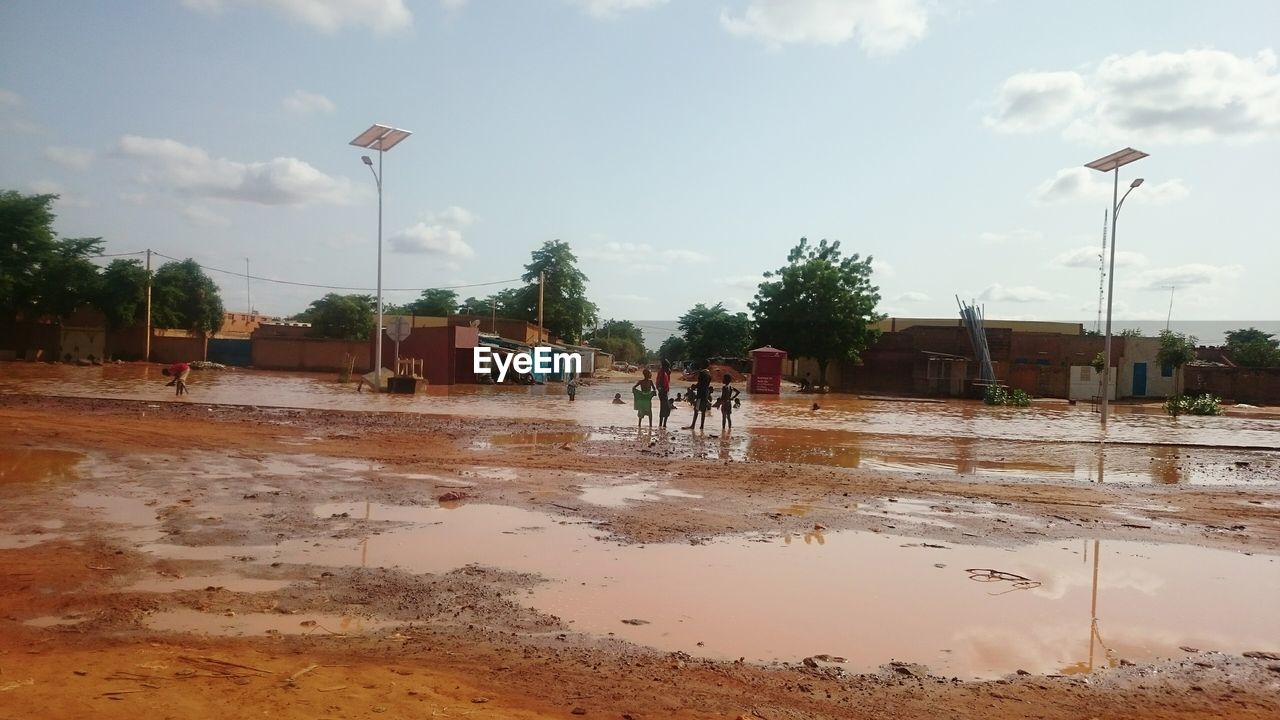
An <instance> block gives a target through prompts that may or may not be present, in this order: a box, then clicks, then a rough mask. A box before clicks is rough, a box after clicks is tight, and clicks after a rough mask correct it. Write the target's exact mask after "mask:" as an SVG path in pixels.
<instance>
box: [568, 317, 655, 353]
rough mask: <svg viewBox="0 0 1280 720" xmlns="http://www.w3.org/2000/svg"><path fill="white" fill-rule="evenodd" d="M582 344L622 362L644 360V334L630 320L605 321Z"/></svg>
mask: <svg viewBox="0 0 1280 720" xmlns="http://www.w3.org/2000/svg"><path fill="white" fill-rule="evenodd" d="M583 342H585V343H587V344H589V345H592V346H595V347H598V348H600V349H601V350H604V351H605V352H607V353H609V354H610V355H613V357H614V359H616V360H620V361H622V362H631V363H639V362H643V361H644V358H645V352H646V351H645V347H644V333H642V332H640V328H638V327H636V326H635V325H634V324H633V323H632V322H631V321H630V320H605V321H604V323H603V324H602V325H601V326H600V327H598V328H596V329H595V330H594V331H592V332H591V334H590V335H588V336H587V338H586V339H585V340H584V341H583Z"/></svg>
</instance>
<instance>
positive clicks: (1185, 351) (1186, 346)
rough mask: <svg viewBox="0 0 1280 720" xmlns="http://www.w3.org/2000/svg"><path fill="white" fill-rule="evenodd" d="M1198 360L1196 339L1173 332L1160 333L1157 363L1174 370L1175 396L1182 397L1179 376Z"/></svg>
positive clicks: (1162, 331) (1163, 331)
mask: <svg viewBox="0 0 1280 720" xmlns="http://www.w3.org/2000/svg"><path fill="white" fill-rule="evenodd" d="M1195 359H1196V339H1195V338H1194V337H1190V336H1188V335H1184V334H1182V333H1179V332H1173V331H1171V330H1161V331H1160V349H1159V350H1157V351H1156V362H1158V363H1160V367H1171V368H1173V394H1174V395H1181V394H1182V392H1181V391H1180V390H1179V389H1178V384H1179V383H1178V381H1179V376H1180V375H1181V368H1182V366H1183V365H1186V364H1187V363H1189V362H1191V361H1192V360H1195Z"/></svg>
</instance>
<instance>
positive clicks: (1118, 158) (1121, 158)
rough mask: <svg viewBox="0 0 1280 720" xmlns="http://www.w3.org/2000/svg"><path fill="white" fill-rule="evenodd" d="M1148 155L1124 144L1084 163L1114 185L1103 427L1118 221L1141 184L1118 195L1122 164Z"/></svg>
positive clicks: (1108, 385)
mask: <svg viewBox="0 0 1280 720" xmlns="http://www.w3.org/2000/svg"><path fill="white" fill-rule="evenodd" d="M1146 156H1147V154H1146V153H1144V152H1142V151H1141V150H1134V149H1133V148H1125V149H1123V150H1118V151H1116V152H1113V153H1111V154H1110V155H1107V156H1106V157H1100V158H1098V159H1097V160H1094V161H1093V162H1091V163H1089V164H1087V165H1085V167H1087V168H1090V169H1092V170H1097V171H1099V172H1109V173H1111V174H1112V177H1113V180H1112V188H1111V265H1110V268H1109V269H1108V270H1107V331H1106V339H1105V340H1103V345H1102V356H1103V359H1104V360H1105V362H1103V363H1102V426H1103V427H1104V428H1105V427H1106V426H1107V415H1108V407H1109V403H1108V394H1109V393H1110V391H1111V382H1110V380H1111V303H1112V299H1113V298H1114V295H1115V293H1114V288H1115V278H1116V225H1118V224H1120V206H1122V205H1124V201H1125V198H1127V197H1129V193H1131V192H1133V191H1134V189H1135V188H1137V187H1138V186H1139V185H1141V184H1142V178H1138V179H1136V180H1134V181H1133V183H1131V184H1130V185H1129V189H1128V190H1126V191H1125V193H1124V197H1122V198H1119V200H1117V196H1118V195H1119V194H1120V167H1121V166H1122V165H1128V164H1129V163H1131V162H1134V161H1135V160H1141V159H1142V158H1144V157H1146Z"/></svg>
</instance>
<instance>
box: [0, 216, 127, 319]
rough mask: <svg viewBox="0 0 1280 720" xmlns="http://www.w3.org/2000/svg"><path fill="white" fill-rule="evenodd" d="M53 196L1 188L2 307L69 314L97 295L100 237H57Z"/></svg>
mask: <svg viewBox="0 0 1280 720" xmlns="http://www.w3.org/2000/svg"><path fill="white" fill-rule="evenodd" d="M57 199H58V196H57V195H22V194H21V193H18V192H15V191H13V190H7V191H4V192H3V193H0V311H2V312H3V313H4V314H5V315H6V316H8V317H12V316H13V315H14V314H16V313H19V312H26V313H32V314H38V315H42V314H49V315H56V316H59V317H65V316H67V315H70V314H71V313H72V312H73V311H74V310H75V309H76V308H77V307H79V306H80V305H85V304H90V303H93V302H94V301H95V300H96V299H97V297H96V296H97V290H98V283H99V279H98V274H97V272H98V271H97V266H95V265H94V264H93V262H92V260H91V259H92V258H94V257H96V256H98V255H101V254H102V240H101V239H99V238H63V239H60V238H58V237H57V234H56V233H55V232H54V230H53V221H54V218H55V217H56V216H55V215H54V214H53V209H52V206H53V201H54V200H57Z"/></svg>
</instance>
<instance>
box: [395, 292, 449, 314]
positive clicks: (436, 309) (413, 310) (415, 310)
mask: <svg viewBox="0 0 1280 720" xmlns="http://www.w3.org/2000/svg"><path fill="white" fill-rule="evenodd" d="M397 309H398V310H399V311H400V314H405V315H423V316H426V317H444V316H446V315H453V314H455V313H457V312H458V293H456V292H454V291H452V290H442V289H437V288H433V289H430V290H423V291H422V295H420V296H419V297H418V299H417V300H414V301H413V302H411V303H408V304H407V305H403V306H401V307H399V308H397Z"/></svg>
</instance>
